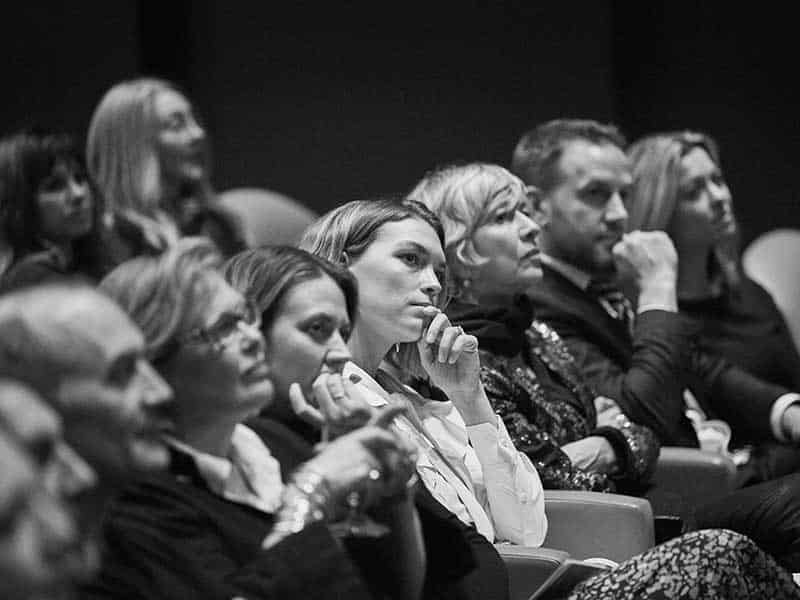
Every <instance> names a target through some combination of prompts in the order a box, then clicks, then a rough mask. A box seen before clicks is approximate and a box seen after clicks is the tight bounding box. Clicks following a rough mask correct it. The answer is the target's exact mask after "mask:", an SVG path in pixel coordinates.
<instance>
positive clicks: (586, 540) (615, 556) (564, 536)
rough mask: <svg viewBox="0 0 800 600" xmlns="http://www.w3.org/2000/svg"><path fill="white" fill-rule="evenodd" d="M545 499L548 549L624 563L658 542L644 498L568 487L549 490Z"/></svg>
mask: <svg viewBox="0 0 800 600" xmlns="http://www.w3.org/2000/svg"><path fill="white" fill-rule="evenodd" d="M544 498H545V512H546V513H547V522H548V525H547V536H546V537H545V539H544V543H543V544H542V545H543V546H545V547H547V548H555V549H558V550H563V551H565V552H568V553H569V554H570V555H571V556H572V558H578V559H584V558H593V557H603V558H610V559H611V560H614V561H617V562H622V561H624V560H626V559H628V558H630V557H631V556H635V555H637V554H640V553H642V552H644V551H645V550H647V549H648V548H651V547H652V546H653V544H654V543H655V534H654V530H653V511H652V509H651V508H650V503H649V502H648V501H647V500H645V499H643V498H635V497H633V496H622V495H620V494H601V493H599V492H575V491H565V490H545V493H544Z"/></svg>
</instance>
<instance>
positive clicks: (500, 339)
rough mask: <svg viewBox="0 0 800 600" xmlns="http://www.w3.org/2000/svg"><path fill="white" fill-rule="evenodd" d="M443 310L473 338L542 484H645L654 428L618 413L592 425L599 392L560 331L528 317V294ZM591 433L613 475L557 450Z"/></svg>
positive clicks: (490, 388)
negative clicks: (504, 303)
mask: <svg viewBox="0 0 800 600" xmlns="http://www.w3.org/2000/svg"><path fill="white" fill-rule="evenodd" d="M447 312H448V315H449V316H450V318H451V320H452V321H453V322H454V323H457V324H459V325H461V326H462V327H463V328H464V330H465V331H466V332H468V333H471V334H473V335H475V336H476V337H478V340H479V343H480V357H481V379H482V381H483V384H484V388H485V390H486V393H487V395H488V397H489V400H490V402H491V403H492V405H493V407H494V409H495V411H496V412H497V414H498V415H499V416H500V417H501V418H502V419H503V421H504V423H505V425H506V429H507V430H508V432H509V434H510V436H511V439H512V440H513V441H514V443H515V445H516V447H517V449H518V450H520V451H523V452H525V453H526V454H527V455H528V457H529V458H530V459H531V460H532V461H533V463H534V465H535V466H536V468H537V470H538V471H539V474H540V477H541V479H542V483H543V485H544V487H545V488H549V489H573V490H591V491H607V492H612V491H620V492H626V493H637V492H641V491H642V490H643V489H644V488H645V487H646V483H647V481H648V480H649V478H650V476H651V475H652V473H653V470H654V469H655V464H656V461H657V459H658V451H659V445H658V441H657V440H656V438H655V436H654V434H653V433H652V432H651V431H650V430H649V429H647V428H646V427H643V426H641V425H636V424H634V423H632V422H630V421H629V420H628V419H627V418H626V417H625V416H624V415H622V414H620V415H619V416H618V417H616V419H615V422H614V423H613V424H612V425H610V426H603V427H598V426H597V413H596V410H595V405H594V398H595V396H596V394H595V393H594V392H593V390H592V389H591V388H590V387H589V386H588V385H587V384H586V383H585V381H584V380H583V378H582V377H581V374H580V372H579V371H578V369H577V367H576V365H575V361H574V360H573V359H572V356H571V355H570V354H569V351H568V350H567V348H566V346H565V345H564V343H563V342H562V341H561V339H560V338H559V337H558V334H557V333H556V332H555V331H553V330H552V329H550V328H549V327H548V326H547V325H545V324H544V323H540V322H538V321H536V320H534V319H533V313H532V311H531V309H530V306H529V304H528V303H527V302H526V301H524V300H521V301H520V302H519V303H518V304H517V305H515V306H514V307H511V308H508V307H502V308H485V307H476V306H474V305H466V304H461V303H452V304H451V306H450V307H448V310H447ZM588 436H602V437H604V438H606V439H607V440H608V441H609V443H610V444H611V446H612V447H613V449H614V451H615V454H616V456H617V459H618V467H619V468H618V470H617V472H616V473H615V474H613V475H610V476H609V475H606V474H603V473H599V472H590V471H584V470H581V469H580V468H578V467H577V466H575V465H573V464H572V462H571V461H570V459H569V457H568V456H567V454H566V453H564V452H563V451H562V450H561V446H563V445H564V444H567V443H569V442H574V441H577V440H580V439H582V438H585V437H588Z"/></svg>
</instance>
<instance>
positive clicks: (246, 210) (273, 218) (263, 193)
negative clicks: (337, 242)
mask: <svg viewBox="0 0 800 600" xmlns="http://www.w3.org/2000/svg"><path fill="white" fill-rule="evenodd" d="M217 198H218V200H219V202H220V203H221V204H222V205H223V206H224V207H225V208H227V209H228V210H230V211H232V212H233V213H235V214H236V215H237V216H238V217H239V219H240V220H241V222H242V226H243V228H244V231H245V238H246V239H247V243H248V246H250V247H251V248H256V247H258V246H263V245H266V244H287V245H291V246H294V245H297V243H298V242H299V241H300V236H301V235H302V233H303V231H304V230H305V228H306V227H308V226H309V225H310V224H311V223H313V222H314V221H315V220H316V218H317V215H316V214H315V213H314V212H313V211H312V210H310V209H309V208H307V207H305V206H303V204H301V203H300V202H297V201H296V200H293V199H292V198H289V197H288V196H284V195H283V194H280V193H278V192H275V191H272V190H267V189H263V188H251V187H242V188H233V189H230V190H226V191H224V192H219V193H218V194H217Z"/></svg>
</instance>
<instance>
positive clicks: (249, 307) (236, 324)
mask: <svg viewBox="0 0 800 600" xmlns="http://www.w3.org/2000/svg"><path fill="white" fill-rule="evenodd" d="M242 324H244V325H247V326H248V327H252V328H254V329H259V328H260V327H261V311H259V310H258V307H257V306H256V304H255V303H254V302H252V301H248V302H246V303H245V305H244V306H243V307H242V308H241V309H239V310H238V311H230V312H225V313H223V314H222V315H220V317H219V318H218V319H217V320H216V321H215V322H214V323H213V324H212V325H209V326H208V327H197V328H195V329H192V330H191V331H189V332H187V333H185V334H184V335H182V336H180V337H179V338H178V339H177V343H178V344H179V345H189V344H203V343H205V344H209V345H211V346H212V347H214V349H216V350H217V351H218V352H222V351H223V350H225V348H227V347H228V346H230V345H231V343H233V341H234V340H236V339H237V338H238V337H239V336H240V335H241V334H242V327H241V326H242Z"/></svg>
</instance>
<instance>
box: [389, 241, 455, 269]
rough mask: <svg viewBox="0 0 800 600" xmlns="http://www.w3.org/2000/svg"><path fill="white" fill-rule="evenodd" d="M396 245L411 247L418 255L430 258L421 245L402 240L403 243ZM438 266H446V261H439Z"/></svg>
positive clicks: (429, 254)
mask: <svg viewBox="0 0 800 600" xmlns="http://www.w3.org/2000/svg"><path fill="white" fill-rule="evenodd" d="M398 245H399V246H403V245H406V246H411V247H412V248H413V249H414V250H416V251H417V252H419V253H420V254H424V255H425V257H426V258H428V259H430V258H431V256H432V255H431V252H430V250H428V249H427V248H426V247H425V246H423V245H422V244H420V243H418V242H415V241H413V240H403V241H401V242H399V243H398ZM440 265H446V261H445V260H441V261H440ZM440 265H438V264H437V266H440Z"/></svg>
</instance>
